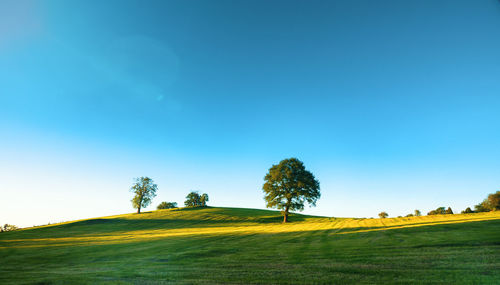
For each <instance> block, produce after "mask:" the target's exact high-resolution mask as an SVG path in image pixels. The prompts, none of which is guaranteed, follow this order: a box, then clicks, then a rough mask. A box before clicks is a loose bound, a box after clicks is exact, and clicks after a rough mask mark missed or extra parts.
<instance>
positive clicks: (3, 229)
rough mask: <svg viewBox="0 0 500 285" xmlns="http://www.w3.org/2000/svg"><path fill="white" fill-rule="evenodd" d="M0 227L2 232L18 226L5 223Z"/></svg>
mask: <svg viewBox="0 0 500 285" xmlns="http://www.w3.org/2000/svg"><path fill="white" fill-rule="evenodd" d="M0 229H1V230H0V231H2V232H10V231H15V230H17V229H18V228H17V227H16V226H14V225H10V224H5V225H3V228H2V227H0Z"/></svg>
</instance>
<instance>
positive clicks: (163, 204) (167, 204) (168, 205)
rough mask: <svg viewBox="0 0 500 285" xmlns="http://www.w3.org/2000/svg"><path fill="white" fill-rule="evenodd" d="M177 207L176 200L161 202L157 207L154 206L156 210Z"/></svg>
mask: <svg viewBox="0 0 500 285" xmlns="http://www.w3.org/2000/svg"><path fill="white" fill-rule="evenodd" d="M173 208H177V203H176V202H161V203H160V204H159V205H158V207H156V209H157V210H163V209H173Z"/></svg>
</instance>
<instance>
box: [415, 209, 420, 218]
mask: <svg viewBox="0 0 500 285" xmlns="http://www.w3.org/2000/svg"><path fill="white" fill-rule="evenodd" d="M414 215H415V216H416V217H420V216H422V213H420V210H415V214H414Z"/></svg>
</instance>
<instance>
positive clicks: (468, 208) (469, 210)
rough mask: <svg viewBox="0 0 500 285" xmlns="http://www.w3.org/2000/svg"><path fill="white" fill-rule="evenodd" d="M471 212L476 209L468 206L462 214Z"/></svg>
mask: <svg viewBox="0 0 500 285" xmlns="http://www.w3.org/2000/svg"><path fill="white" fill-rule="evenodd" d="M470 213H474V211H472V210H471V208H470V207H467V209H465V210H463V211H462V214H470Z"/></svg>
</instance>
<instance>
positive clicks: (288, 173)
mask: <svg viewBox="0 0 500 285" xmlns="http://www.w3.org/2000/svg"><path fill="white" fill-rule="evenodd" d="M264 181H265V183H264V186H263V187H262V190H264V193H265V196H264V199H265V200H266V206H267V207H268V208H277V209H280V210H282V211H281V212H282V214H283V223H286V222H288V214H289V213H290V211H296V210H298V211H302V210H304V203H305V202H307V203H308V204H309V205H310V206H316V201H317V200H318V199H319V198H320V197H321V193H320V192H319V190H320V189H319V181H318V180H316V179H315V178H314V175H313V174H312V173H311V172H309V171H307V170H306V168H305V167H304V164H303V163H302V161H300V160H298V159H297V158H289V159H284V160H282V161H281V162H280V163H279V164H276V165H273V166H272V167H271V168H270V169H269V172H268V173H267V174H266V176H265V177H264Z"/></svg>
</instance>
